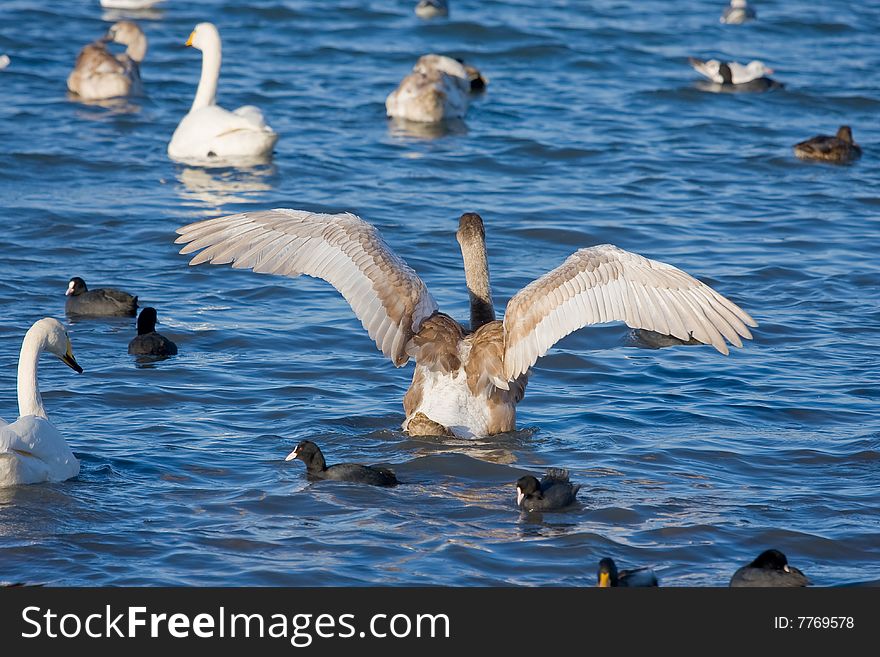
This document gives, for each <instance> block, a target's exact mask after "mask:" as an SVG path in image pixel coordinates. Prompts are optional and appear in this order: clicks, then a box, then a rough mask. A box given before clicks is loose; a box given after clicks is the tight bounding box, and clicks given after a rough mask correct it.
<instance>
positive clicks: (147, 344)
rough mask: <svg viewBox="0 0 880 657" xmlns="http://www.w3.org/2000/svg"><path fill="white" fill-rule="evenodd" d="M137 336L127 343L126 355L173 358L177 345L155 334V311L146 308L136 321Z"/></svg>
mask: <svg viewBox="0 0 880 657" xmlns="http://www.w3.org/2000/svg"><path fill="white" fill-rule="evenodd" d="M137 332H138V334H137V335H136V336H135V337H134V338H133V339H132V341H131V342H129V343H128V353H130V354H133V355H136V356H173V355H175V354H176V353H177V345H176V344H174V343H173V342H171V340H169V339H168V338H166V337H165V336H164V335H159V334H158V333H156V309H155V308H152V307H149V306H148V307H146V308H144V309H143V310H142V311H141V314H140V316H139V317H138V321H137Z"/></svg>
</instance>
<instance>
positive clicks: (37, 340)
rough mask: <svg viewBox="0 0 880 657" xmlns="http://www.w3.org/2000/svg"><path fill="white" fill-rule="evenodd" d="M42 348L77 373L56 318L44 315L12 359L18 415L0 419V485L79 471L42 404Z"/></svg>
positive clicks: (67, 340) (68, 475)
mask: <svg viewBox="0 0 880 657" xmlns="http://www.w3.org/2000/svg"><path fill="white" fill-rule="evenodd" d="M44 351H48V352H49V353H52V354H55V355H56V356H58V358H60V359H61V360H62V361H63V362H64V363H65V364H66V365H68V366H69V367H71V368H73V369H74V370H75V371H76V372H79V373H81V372H82V368H81V367H80V366H79V364H78V363H77V362H76V359H75V358H74V357H73V350H72V348H71V346H70V338H68V337H67V331H65V330H64V326H62V324H61V322H59V321H58V320H57V319H52V318H51V317H47V318H45V319H41V320H40V321H38V322H36V323H35V324H34V325H33V326H31V328H30V329H29V330H28V332H27V333H26V334H25V336H24V342H22V345H21V355H20V356H19V359H18V414H19V416H20V417H19V418H18V420H16V421H15V422H13V423H12V424H7V423H6V422H4V421H3V420H0V488H2V487H5V486H16V485H18V484H36V483H40V482H42V481H64V480H65V479H70V478H71V477H75V476H76V475H77V474H79V461H77V460H76V457H75V456H74V455H73V452H71V451H70V447H68V446H67V443H66V442H65V441H64V438H63V437H62V436H61V434H60V433H58V430H57V429H56V428H55V427H54V426H52V423H51V422H49V420H48V418H47V417H46V409H44V408H43V399H42V397H40V389H39V387H38V385H37V367H38V365H39V360H40V354H41V353H43V352H44Z"/></svg>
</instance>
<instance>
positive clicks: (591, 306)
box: [177, 209, 757, 437]
mask: <svg viewBox="0 0 880 657" xmlns="http://www.w3.org/2000/svg"><path fill="white" fill-rule="evenodd" d="M177 232H178V233H180V237H179V238H177V243H178V244H180V243H184V244H186V246H184V247H183V248H182V249H181V251H180V252H181V253H183V254H185V253H192V252H194V251H198V250H201V253H199V254H198V255H196V256H195V257H193V258H192V260H191V261H190V265H197V264H200V263H202V262H211V263H214V264H227V263H232V266H233V267H234V268H237V269H238V268H245V269H247V268H250V269H253V270H254V271H255V272H260V273H267V274H281V275H285V276H291V277H296V276H299V275H300V274H306V275H308V276H315V277H317V278H322V279H324V280H326V281H328V282H329V283H330V284H332V285H333V286H334V287H335V288H336V289H337V290H338V291H339V292H340V293H342V296H343V297H345V299H346V301H348V302H349V304H351V307H352V309H353V310H354V312H355V314H356V315H357V316H358V318H359V319H360V320H361V323H362V324H363V326H364V328H365V329H366V330H367V332H368V333H369V335H370V337H371V338H373V340H374V341H375V342H376V346H377V347H378V348H379V349H380V350H381V351H382V353H383V354H385V356H387V357H388V358H389V359H390V360H391V361H392V362H393V363H394V364H395V365H396V366H398V367H400V366H402V365H404V364H405V363H406V362H407V361H408V360H409V358H414V359H415V362H416V368H415V372H414V374H413V381H412V385H411V386H410V388H409V390H408V391H407V393H406V396H405V397H404V400H403V406H404V410H405V411H406V420H405V421H404V423H403V429H404V430H405V431H407V432H409V433H410V434H411V435H450V434H452V435H455V436H460V437H472V436H486V435H491V434H495V433H501V432H505V431H512V430H514V429H515V428H516V405H517V403H518V402H519V401H521V400H522V398H523V395H524V393H525V386H526V381H527V377H528V372H529V368H530V367H531V366H532V365H534V364H535V362H536V361H537V360H538V358H540V357H541V356H543V355H544V354H545V353H547V351H548V350H549V349H550V348H551V347H552V346H553V345H554V344H555V343H556V342H557V341H559V340H560V339H562V338H563V337H565V336H566V335H568V334H569V333H571V332H573V331H576V330H577V329H579V328H582V327H584V326H588V325H591V324H601V323H605V322H612V321H622V322H625V323H626V324H627V326H630V327H632V328H644V329H649V330H652V331H656V332H659V333H663V334H667V335H672V336H675V337H676V338H679V339H680V340H685V341H687V340H689V339H691V338H694V339H696V340H697V341H699V342H701V343H703V344H711V345H712V346H713V347H715V349H717V350H718V351H719V352H721V353H722V354H727V353H728V348H727V345H726V344H725V340H727V341H728V342H730V343H731V344H733V345H736V346H737V347H741V346H742V341H741V340H740V336H742V337H744V338H747V339H748V338H751V333H750V332H749V329H748V328H747V326H757V324H756V323H755V321H754V320H753V319H752V318H751V317H750V316H749V315H748V313H746V312H745V311H744V310H742V309H741V308H739V307H738V306H737V305H736V304H734V303H733V302H731V301H729V300H728V299H726V298H725V297H723V296H721V295H720V294H718V293H717V292H716V291H715V290H713V289H712V288H710V287H709V286H708V285H705V284H704V283H701V282H700V281H698V280H697V279H695V278H693V277H691V276H689V275H688V274H686V273H685V272H683V271H681V270H680V269H676V268H675V267H673V266H671V265H667V264H665V263H662V262H657V261H655V260H648V259H647V258H644V257H642V256H640V255H636V254H635V253H630V252H628V251H624V250H623V249H619V248H617V247H616V246H613V245H610V244H603V245H599V246H593V247H589V248H585V249H581V250H579V251H577V252H576V253H574V254H573V255H572V256H570V257H569V258H568V259H567V260H566V261H565V262H564V263H562V264H561V265H560V266H559V267H557V268H556V269H554V270H553V271H551V272H549V273H547V274H545V275H544V276H542V277H540V278H538V279H537V280H535V281H533V282H532V283H530V284H529V285H527V286H526V287H525V288H523V289H522V290H520V291H519V292H518V293H517V294H516V295H514V296H513V298H512V299H511V300H510V301H509V302H508V304H507V310H506V312H505V315H504V320H503V321H498V320H496V319H495V309H494V306H493V305H492V295H491V290H490V286H489V268H488V261H487V257H486V243H485V233H484V228H483V221H482V219H481V218H480V216H479V215H477V214H474V213H466V214H463V215H462V216H461V219H460V221H459V228H458V233H457V234H456V236H457V238H458V242H459V245H460V247H461V252H462V257H463V260H464V268H465V279H466V281H467V286H468V291H469V293H470V300H471V321H470V327H469V329H468V328H465V327H464V326H462V325H460V324H459V323H458V322H456V321H454V320H453V319H452V318H451V317H449V316H448V315H444V314H443V313H440V312H438V307H437V303H436V302H435V301H434V298H433V297H432V296H431V294H430V292H428V289H427V287H426V286H425V284H424V283H423V282H422V279H421V278H419V276H418V275H417V274H416V273H415V272H414V271H413V270H412V269H411V268H410V267H409V266H407V264H406V263H405V262H404V261H403V260H402V259H401V258H400V257H398V256H397V255H396V254H395V253H394V252H393V251H392V250H391V249H390V248H389V247H388V245H387V244H385V242H384V240H383V239H382V238H381V236H380V235H379V232H378V231H377V230H376V228H375V227H373V226H372V225H370V224H368V223H367V222H365V221H363V220H362V219H360V218H358V217H356V216H355V215H353V214H347V213H346V214H315V213H310V212H304V211H301V210H288V209H278V210H269V211H264V212H246V213H242V214H235V215H231V216H227V217H220V218H217V219H210V220H207V221H201V222H198V223H194V224H190V225H188V226H184V227H183V228H179V229H178V231H177Z"/></svg>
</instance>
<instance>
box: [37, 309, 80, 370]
mask: <svg viewBox="0 0 880 657" xmlns="http://www.w3.org/2000/svg"><path fill="white" fill-rule="evenodd" d="M24 339H25V341H28V340H37V341H38V343H39V345H40V347H41V348H42V350H43V351H48V352H49V353H50V354H55V355H56V356H58V358H60V359H61V361H62V362H63V363H64V364H65V365H67V366H68V367H69V368H71V369H72V370H73V371H75V372H76V373H78V374H82V371H83V368H81V367H80V366H79V363H77V362H76V358H74V357H73V347H72V346H71V345H70V337H68V335H67V331H66V330H65V329H64V325H63V324H62V323H61V322H59V321H58V320H57V319H53V318H51V317H46V318H45V319H41V320H40V321H39V322H36V323H35V324H34V325H33V326H31V328H30V330H29V331H28V332H27V335H25V338H24Z"/></svg>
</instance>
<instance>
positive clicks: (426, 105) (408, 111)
mask: <svg viewBox="0 0 880 657" xmlns="http://www.w3.org/2000/svg"><path fill="white" fill-rule="evenodd" d="M485 87H486V78H484V77H483V76H482V75H481V74H480V72H479V71H478V70H477V69H475V68H474V67H473V66H467V65H465V64H464V63H462V62H460V61H458V60H457V59H452V57H446V56H444V55H422V56H421V57H419V61H417V62H416V65H415V66H414V67H413V70H412V73H410V74H409V75H407V76H406V77H405V78H403V80H402V81H401V83H400V84H399V85H398V87H397V89H395V90H394V91H392V92H391V93H390V94H388V98H386V99H385V111H386V113H387V114H388V116H390V117H393V118H398V119H405V120H407V121H416V122H418V123H437V122H439V121H443V120H444V119H461V118H464V115H465V113H466V112H467V108H468V105H469V103H470V96H471V92H472V91H481V90H483V89H484V88H485Z"/></svg>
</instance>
